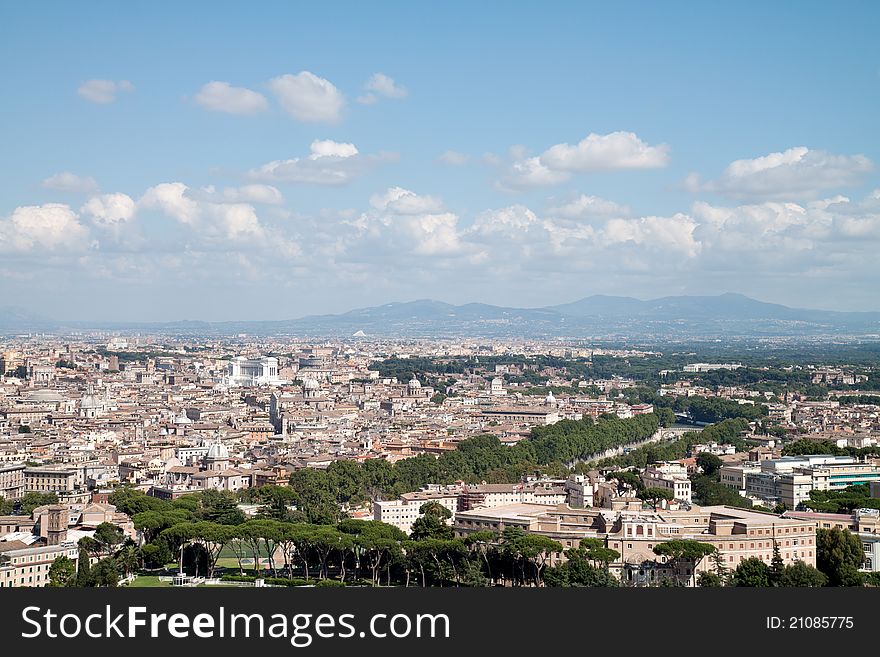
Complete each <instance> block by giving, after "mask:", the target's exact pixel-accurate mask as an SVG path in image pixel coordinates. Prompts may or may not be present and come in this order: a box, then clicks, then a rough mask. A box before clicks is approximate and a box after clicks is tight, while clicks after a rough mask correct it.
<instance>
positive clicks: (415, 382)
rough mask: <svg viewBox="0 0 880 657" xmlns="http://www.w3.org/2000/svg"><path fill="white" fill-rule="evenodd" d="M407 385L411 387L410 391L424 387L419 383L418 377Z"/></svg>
mask: <svg viewBox="0 0 880 657" xmlns="http://www.w3.org/2000/svg"><path fill="white" fill-rule="evenodd" d="M407 385H408V386H409V389H410V390H418V389H419V388H421V387H422V384H421V383H419V380H418V379H417V378H416V377H413V378H412V379H410V381H409V383H408V384H407Z"/></svg>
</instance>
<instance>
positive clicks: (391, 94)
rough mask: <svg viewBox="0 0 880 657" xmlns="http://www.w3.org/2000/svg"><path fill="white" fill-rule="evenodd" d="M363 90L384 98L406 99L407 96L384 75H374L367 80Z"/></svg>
mask: <svg viewBox="0 0 880 657" xmlns="http://www.w3.org/2000/svg"><path fill="white" fill-rule="evenodd" d="M364 88H365V89H366V90H367V91H372V92H374V93H376V94H379V95H380V96H385V97H386V98H406V96H407V94H408V92H407V90H406V89H405V88H404V87H401V86H400V85H399V84H397V83H396V82H395V81H394V79H393V78H390V77H389V76H387V75H385V74H384V73H374V74H373V75H372V76H370V79H369V80H367V83H366V84H365V85H364Z"/></svg>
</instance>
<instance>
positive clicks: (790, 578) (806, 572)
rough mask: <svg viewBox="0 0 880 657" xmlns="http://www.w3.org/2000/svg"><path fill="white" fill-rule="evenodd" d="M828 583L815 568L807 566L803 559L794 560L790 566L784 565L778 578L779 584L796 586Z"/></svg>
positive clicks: (816, 585)
mask: <svg viewBox="0 0 880 657" xmlns="http://www.w3.org/2000/svg"><path fill="white" fill-rule="evenodd" d="M827 583H828V578H827V577H825V575H823V574H822V573H821V572H820V571H819V570H818V569H817V568H814V567H813V566H808V565H807V564H805V563H804V562H803V561H796V562H795V563H793V564H791V565H790V566H786V567H785V570H784V571H783V573H782V576H781V577H780V578H779V584H778V585H779V586H798V587H820V586H825V585H826V584H827Z"/></svg>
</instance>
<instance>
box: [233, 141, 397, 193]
mask: <svg viewBox="0 0 880 657" xmlns="http://www.w3.org/2000/svg"><path fill="white" fill-rule="evenodd" d="M309 151H310V152H309V154H308V155H307V156H306V157H294V158H291V159H288V160H273V161H272V162H267V163H266V164H264V165H262V166H260V167H258V168H256V169H251V170H250V171H248V173H247V176H248V178H250V179H251V180H258V181H262V182H275V183H309V184H315V185H345V184H346V183H349V182H351V181H352V180H353V179H354V178H356V177H357V176H359V175H361V174H363V173H365V172H367V171H369V170H370V169H372V168H373V167H375V166H377V165H378V164H380V163H382V162H387V161H390V160H394V159H396V157H397V155H396V154H394V153H379V154H376V155H362V154H361V153H360V152H359V151H358V149H357V147H355V145H354V144H350V143H342V142H335V141H332V140H317V139H316V140H315V141H313V142H312V144H311V146H310V148H309Z"/></svg>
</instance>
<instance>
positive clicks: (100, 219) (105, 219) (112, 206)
mask: <svg viewBox="0 0 880 657" xmlns="http://www.w3.org/2000/svg"><path fill="white" fill-rule="evenodd" d="M136 207H137V206H136V205H135V202H134V200H133V199H132V198H131V197H130V196H128V195H127V194H121V193H116V194H101V195H100V196H93V197H92V198H90V199H89V200H88V201H86V203H85V205H83V206H82V208H80V212H82V213H83V214H87V215H91V217H92V219H93V221H94V223H95V225H96V226H100V227H101V228H115V227H117V226H119V225H122V224H125V223H127V222H129V221H131V220H132V219H134V215H135V211H136Z"/></svg>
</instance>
